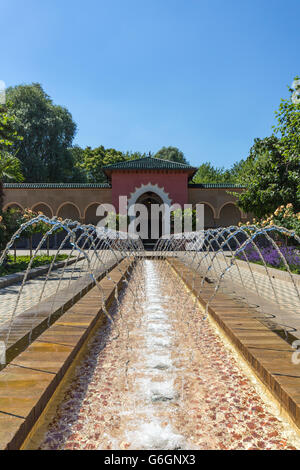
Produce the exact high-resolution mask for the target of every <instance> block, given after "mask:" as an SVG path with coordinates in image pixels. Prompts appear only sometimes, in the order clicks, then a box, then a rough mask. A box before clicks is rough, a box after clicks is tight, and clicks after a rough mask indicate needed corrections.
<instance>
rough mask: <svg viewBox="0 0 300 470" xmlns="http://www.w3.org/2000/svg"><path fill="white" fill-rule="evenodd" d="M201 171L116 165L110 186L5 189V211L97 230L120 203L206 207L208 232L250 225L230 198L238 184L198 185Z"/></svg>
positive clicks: (154, 162) (156, 164)
mask: <svg viewBox="0 0 300 470" xmlns="http://www.w3.org/2000/svg"><path fill="white" fill-rule="evenodd" d="M196 171H197V169H196V168H194V167H192V166H190V165H185V164H181V163H175V162H171V161H167V160H161V159H157V158H153V157H146V158H141V159H138V160H131V161H126V162H121V163H117V164H114V165H110V166H107V167H105V168H104V172H105V174H106V176H107V183H104V184H100V183H95V184H82V183H66V184H64V183H6V184H4V210H7V209H9V208H19V209H21V210H24V209H25V208H30V209H32V210H34V211H36V212H39V211H40V212H43V213H44V214H45V215H46V216H48V217H53V216H58V217H62V218H63V219H73V220H78V221H79V222H81V223H85V224H90V223H92V224H97V222H98V221H99V217H97V216H96V210H97V207H98V206H99V205H100V204H104V203H105V204H112V205H113V206H114V207H115V209H116V211H117V212H119V197H120V196H127V199H128V206H130V205H131V204H134V203H145V202H149V201H150V202H151V201H152V202H157V203H162V202H163V203H167V204H168V205H171V204H175V203H177V204H180V205H181V206H183V205H184V204H192V205H193V206H194V205H196V204H204V208H205V210H204V223H205V228H214V227H220V226H228V225H233V224H234V225H235V224H237V223H238V222H240V221H242V222H245V221H246V220H247V219H248V216H247V214H244V213H243V212H242V211H241V210H240V209H239V208H238V207H237V205H236V198H235V196H233V195H232V194H231V193H232V192H233V191H234V192H236V193H240V192H241V191H243V188H242V187H240V186H236V185H233V184H193V183H192V182H191V179H192V177H193V175H194V174H195V172H196Z"/></svg>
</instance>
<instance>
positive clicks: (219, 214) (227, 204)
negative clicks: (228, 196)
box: [217, 201, 243, 219]
mask: <svg viewBox="0 0 300 470" xmlns="http://www.w3.org/2000/svg"><path fill="white" fill-rule="evenodd" d="M225 206H234V207H236V208H237V209H238V211H239V213H240V214H241V217H243V212H242V211H241V209H240V208H239V206H238V205H237V204H236V203H235V202H232V201H227V202H224V204H222V206H221V207H220V209H219V211H218V217H217V219H219V218H220V217H221V211H222V209H223V208H224V207H225Z"/></svg>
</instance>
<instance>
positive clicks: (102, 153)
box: [79, 145, 126, 183]
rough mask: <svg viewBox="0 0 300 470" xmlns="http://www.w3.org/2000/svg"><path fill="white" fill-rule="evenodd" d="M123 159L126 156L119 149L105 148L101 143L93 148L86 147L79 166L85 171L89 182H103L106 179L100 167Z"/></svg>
mask: <svg viewBox="0 0 300 470" xmlns="http://www.w3.org/2000/svg"><path fill="white" fill-rule="evenodd" d="M125 160H126V156H125V155H124V154H123V153H122V152H121V151H119V150H115V149H112V148H111V149H105V148H104V147H103V145H101V146H100V147H96V148H94V149H92V148H91V147H86V149H84V152H83V161H82V163H80V164H79V167H80V168H81V169H82V170H83V171H85V173H86V177H87V181H88V182H89V183H104V182H106V180H107V179H106V176H105V174H104V172H103V170H102V168H103V167H104V166H106V165H112V164H113V163H118V162H123V161H125Z"/></svg>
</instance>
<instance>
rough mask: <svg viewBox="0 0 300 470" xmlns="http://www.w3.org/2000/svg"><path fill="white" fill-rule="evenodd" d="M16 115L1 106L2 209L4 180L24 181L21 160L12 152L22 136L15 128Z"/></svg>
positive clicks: (0, 196) (0, 175)
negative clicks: (10, 113)
mask: <svg viewBox="0 0 300 470" xmlns="http://www.w3.org/2000/svg"><path fill="white" fill-rule="evenodd" d="M14 123H15V117H14V116H13V115H9V114H8V112H7V108H6V107H5V106H1V107H0V210H1V209H2V206H3V181H5V180H7V179H13V180H15V181H22V180H23V176H22V172H21V164H20V160H19V159H18V158H16V156H15V155H13V154H12V151H13V147H14V145H16V144H17V142H20V140H21V138H20V137H19V136H18V135H17V132H16V131H15V130H14Z"/></svg>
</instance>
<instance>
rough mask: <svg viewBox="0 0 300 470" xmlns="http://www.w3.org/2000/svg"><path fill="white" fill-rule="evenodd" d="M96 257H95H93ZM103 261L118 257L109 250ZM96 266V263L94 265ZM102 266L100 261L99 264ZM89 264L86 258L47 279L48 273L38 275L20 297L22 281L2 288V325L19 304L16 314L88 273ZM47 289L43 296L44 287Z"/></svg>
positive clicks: (0, 292)
mask: <svg viewBox="0 0 300 470" xmlns="http://www.w3.org/2000/svg"><path fill="white" fill-rule="evenodd" d="M93 259H94V258H93ZM101 259H102V260H103V262H107V263H110V262H111V263H113V262H114V260H116V257H115V256H114V255H113V254H112V253H110V252H109V251H105V252H102V253H101ZM94 266H96V265H94ZM97 267H98V268H100V263H98V265H97ZM88 272H89V271H88V266H87V262H86V260H81V261H78V262H77V263H74V264H72V265H70V266H67V267H66V268H65V269H64V268H59V269H56V270H54V271H53V272H52V273H51V275H50V277H49V278H48V280H47V283H46V285H45V281H46V275H41V276H38V277H36V278H34V279H30V280H28V281H26V283H25V285H24V287H23V289H22V291H21V295H20V298H19V299H18V295H19V292H20V288H21V283H16V284H13V285H11V286H8V287H5V288H3V289H0V325H1V324H3V323H4V322H6V321H8V320H10V318H11V315H12V314H13V312H14V309H15V308H16V305H17V310H16V315H19V314H20V313H22V312H24V311H25V310H27V309H28V308H30V307H33V306H34V305H36V304H37V303H39V302H40V301H41V300H45V299H46V298H47V297H50V296H51V295H53V294H55V293H56V292H57V290H59V291H60V290H61V289H64V288H66V287H69V286H71V285H72V283H73V282H74V281H76V280H77V279H78V278H79V277H81V276H84V275H86V274H87V273H88ZM44 285H45V289H44V292H43V295H42V298H41V294H42V289H43V287H44Z"/></svg>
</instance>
